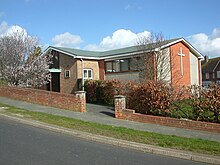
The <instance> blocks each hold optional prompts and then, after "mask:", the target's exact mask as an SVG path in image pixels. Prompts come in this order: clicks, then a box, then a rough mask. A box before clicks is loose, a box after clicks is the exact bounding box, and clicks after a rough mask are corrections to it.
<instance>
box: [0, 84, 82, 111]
mask: <svg viewBox="0 0 220 165" xmlns="http://www.w3.org/2000/svg"><path fill="white" fill-rule="evenodd" d="M0 96H3V97H8V98H12V99H16V100H22V101H27V102H30V103H36V104H40V105H46V106H51V107H56V108H62V109H68V110H73V111H79V112H84V111H85V109H86V108H85V106H86V104H85V98H83V97H79V96H78V95H76V96H75V95H73V94H64V93H57V92H50V91H44V90H38V89H30V88H18V87H8V86H0Z"/></svg>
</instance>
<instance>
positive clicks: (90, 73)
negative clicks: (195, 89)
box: [43, 38, 203, 93]
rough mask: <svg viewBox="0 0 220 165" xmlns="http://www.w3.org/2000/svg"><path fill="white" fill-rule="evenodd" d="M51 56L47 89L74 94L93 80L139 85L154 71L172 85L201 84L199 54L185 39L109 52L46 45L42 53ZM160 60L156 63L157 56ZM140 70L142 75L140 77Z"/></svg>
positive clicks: (201, 58) (158, 77)
mask: <svg viewBox="0 0 220 165" xmlns="http://www.w3.org/2000/svg"><path fill="white" fill-rule="evenodd" d="M47 53H51V54H52V55H53V65H52V66H51V67H50V73H51V81H50V83H49V84H48V87H47V90H50V91H55V92H61V93H74V92H75V91H77V90H79V89H82V85H83V82H84V81H85V80H88V79H92V80H113V79H117V80H121V81H126V82H127V81H135V82H140V81H142V80H143V79H144V76H149V74H150V72H149V71H150V70H151V71H152V70H153V73H154V75H153V76H154V77H155V78H156V79H162V80H164V81H166V82H167V83H169V84H171V85H173V86H183V85H184V86H189V85H193V84H196V85H201V83H202V72H201V60H203V56H202V54H201V53H200V52H199V51H198V50H197V49H196V48H195V47H193V46H192V45H191V44H190V43H189V42H188V41H187V40H185V39H184V38H177V39H171V40H166V41H163V42H161V43H159V44H156V43H152V44H149V45H145V46H144V47H142V48H141V47H140V46H131V47H126V48H121V49H116V50H110V51H87V50H79V49H72V48H63V47H54V46H49V47H48V48H47V49H46V50H45V51H44V53H43V54H47ZM145 54H147V55H151V56H152V59H153V63H152V64H153V65H152V67H151V69H149V66H148V67H147V65H145V66H146V67H145V70H144V69H143V68H144V67H143V66H142V70H141V69H140V68H141V67H138V66H139V65H140V64H142V65H143V64H144V60H143V59H144V58H142V57H143V56H144V55H145ZM159 55H162V56H161V57H165V58H163V60H161V61H159V60H158V59H159V58H158V57H159ZM162 63H163V64H162ZM143 71H144V72H145V73H144V74H143Z"/></svg>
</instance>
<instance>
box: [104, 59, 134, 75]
mask: <svg viewBox="0 0 220 165" xmlns="http://www.w3.org/2000/svg"><path fill="white" fill-rule="evenodd" d="M125 60H127V61H128V62H127V63H128V66H127V68H128V69H127V70H122V63H123V62H122V61H125ZM130 60H131V58H125V59H119V60H112V61H105V72H106V73H120V72H129V71H131V69H130ZM107 63H108V64H107ZM107 65H108V66H110V68H111V69H109V70H107ZM117 69H119V70H117Z"/></svg>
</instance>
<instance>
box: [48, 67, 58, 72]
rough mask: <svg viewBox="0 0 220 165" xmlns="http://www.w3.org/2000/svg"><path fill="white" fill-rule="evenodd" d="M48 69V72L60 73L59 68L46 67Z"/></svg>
mask: <svg viewBox="0 0 220 165" xmlns="http://www.w3.org/2000/svg"><path fill="white" fill-rule="evenodd" d="M48 71H49V72H50V73H60V72H61V69H53V68H52V69H48Z"/></svg>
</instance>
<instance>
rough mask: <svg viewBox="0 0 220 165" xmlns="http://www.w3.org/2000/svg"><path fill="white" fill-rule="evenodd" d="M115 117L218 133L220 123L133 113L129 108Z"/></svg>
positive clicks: (219, 131)
mask: <svg viewBox="0 0 220 165" xmlns="http://www.w3.org/2000/svg"><path fill="white" fill-rule="evenodd" d="M117 118H118V119H124V120H130V121H137V122H142V123H152V124H158V125H164V126H171V127H178V128H185V129H194V130H202V131H210V132H217V133H220V124H217V123H208V122H200V121H191V120H180V119H175V118H169V117H160V116H152V115H144V114H139V113H135V111H134V110H130V109H125V110H122V111H121V114H120V115H118V116H117Z"/></svg>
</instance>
